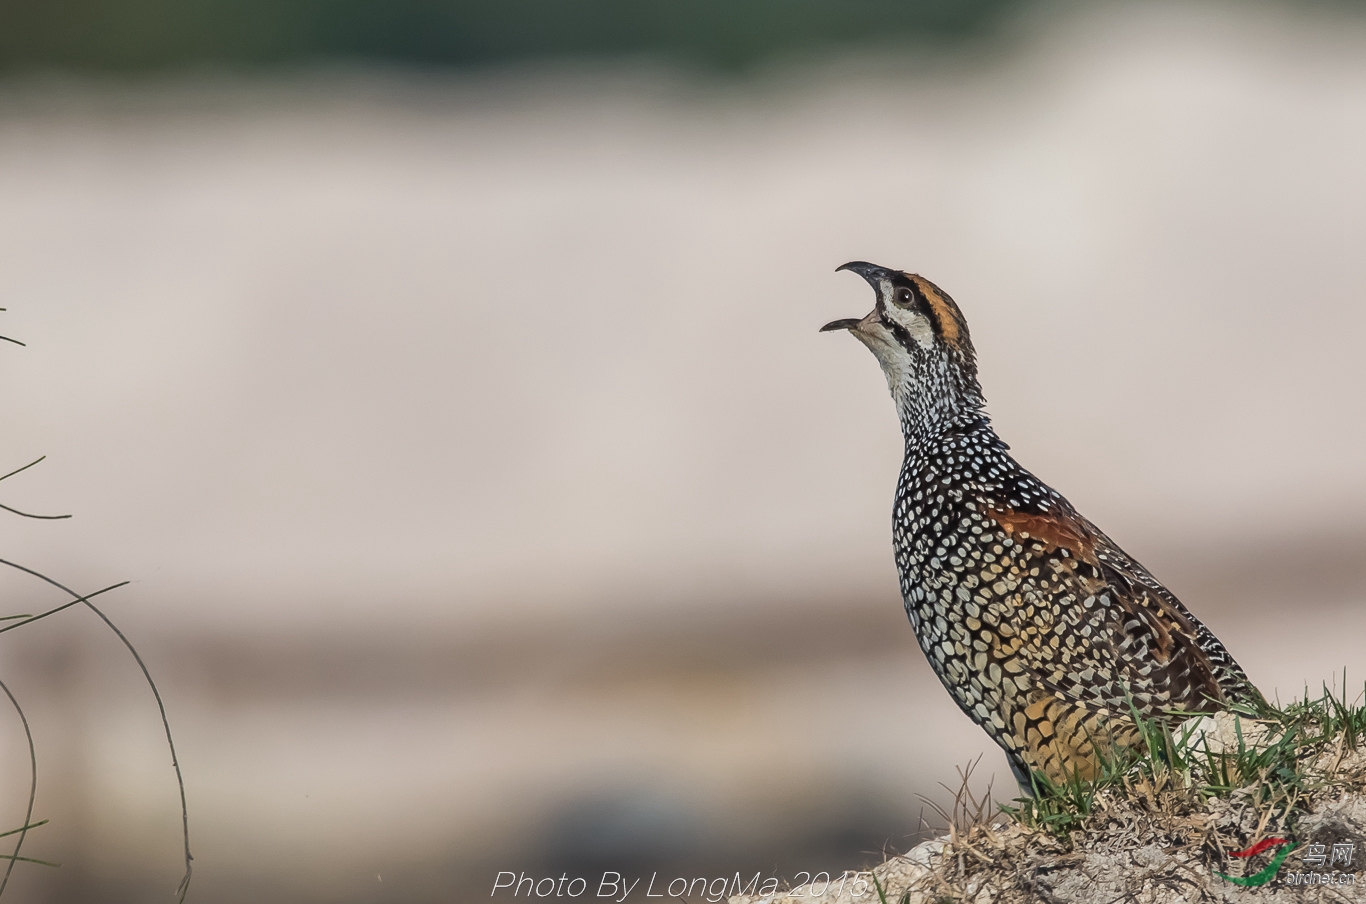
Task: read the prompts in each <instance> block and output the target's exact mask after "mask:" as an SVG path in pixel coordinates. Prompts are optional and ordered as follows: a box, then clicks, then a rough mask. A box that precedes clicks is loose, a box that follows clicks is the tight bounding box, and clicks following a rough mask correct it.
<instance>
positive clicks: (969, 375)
mask: <svg viewBox="0 0 1366 904" xmlns="http://www.w3.org/2000/svg"><path fill="white" fill-rule="evenodd" d="M838 269H840V270H852V271H854V272H855V273H857V274H858V275H859V276H862V277H863V278H864V279H866V280H867V281H868V284H869V285H871V286H872V287H873V292H874V294H875V295H876V296H877V299H876V303H875V304H874V305H873V310H872V311H871V312H870V313H869V314H868V316H866V317H864V318H863V319H861V320H856V319H849V320H836V321H833V322H831V323H827V324H826V325H825V326H823V327H821V331H822V332H824V331H826V330H848V331H849V332H850V333H853V334H854V336H855V337H856V338H857V339H858V340H859V341H860V342H862V343H863V344H864V345H866V346H868V348H869V350H870V351H872V353H873V354H874V355H875V356H877V360H878V363H879V364H881V365H882V372H883V373H884V374H886V375H887V385H888V387H889V388H890V389H891V390H892V398H893V400H895V402H896V407H897V412H898V413H899V414H900V416H901V423H902V428H903V429H904V430H905V431H906V433H907V437H908V438H910V437H911V436H912V434H915V435H930V434H934V433H937V432H942V431H944V430H948V429H951V428H952V427H953V426H954V425H956V424H961V423H964V422H965V421H967V420H969V419H972V418H977V417H981V411H982V407H983V405H984V404H985V402H984V400H983V398H982V388H981V386H980V385H979V384H978V382H977V358H976V354H975V353H974V352H973V349H972V340H971V339H970V338H969V336H968V325H967V321H965V320H964V319H963V312H962V311H960V310H958V305H956V304H954V301H953V299H952V298H950V297H949V296H948V294H947V293H946V292H944V291H943V290H942V289H940V288H939V287H938V286H936V285H935V284H934V283H932V282H930V281H929V280H928V279H925V278H924V277H923V276H917V275H916V274H914V273H903V272H902V271H900V270H888V269H887V268H886V267H879V266H877V265H875V264H869V263H866V262H864V261H851V262H850V263H847V264H845V265H844V266H842V267H840V268H838Z"/></svg>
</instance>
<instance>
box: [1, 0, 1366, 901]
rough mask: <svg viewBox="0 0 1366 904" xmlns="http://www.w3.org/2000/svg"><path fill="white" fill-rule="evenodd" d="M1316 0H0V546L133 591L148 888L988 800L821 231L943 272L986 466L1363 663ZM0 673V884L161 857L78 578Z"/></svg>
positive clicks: (364, 885) (1365, 93) (1357, 449)
mask: <svg viewBox="0 0 1366 904" xmlns="http://www.w3.org/2000/svg"><path fill="white" fill-rule="evenodd" d="M1361 13H1362V7H1361V6H1359V5H1355V4H1330V3H1324V4H1292V3H1280V4H1277V3H1266V4H1260V3H1233V2H1225V3H1205V4H1198V5H1197V4H1176V3H1166V4H1163V3H1138V2H1133V3H1106V4H1093V5H1083V4H1075V3H1070V4H1069V3H1029V2H1023V0H978V2H970V3H962V2H944V0H938V2H936V0H927V2H892V0H859V2H847V0H784V2H775V0H748V2H744V3H724V2H719V0H716V2H710V0H708V2H690V3H681V2H672V0H650V2H644V0H640V2H622V0H580V2H575V3H569V2H563V0H520V2H496V3H495V2H485V0H445V2H433V0H402V2H389V3H380V2H378V0H333V2H326V3H324V2H319V0H276V2H269V3H267V2H257V0H203V2H197V3H191V4H187V3H179V2H171V0H101V2H94V0H70V2H66V3H51V2H39V0H7V2H4V3H0V307H6V308H8V311H7V312H6V313H4V314H0V333H3V334H4V335H6V336H11V337H14V338H16V339H20V340H22V341H24V342H26V343H27V347H26V348H19V347H17V346H9V345H8V344H6V347H5V348H4V349H0V379H2V380H3V404H4V406H5V407H4V410H5V430H4V431H3V434H2V435H0V472H4V471H8V470H10V469H11V468H14V467H18V466H19V465H22V464H24V463H26V462H28V461H30V460H32V459H34V458H36V457H38V456H39V455H43V454H46V455H48V459H47V461H45V462H44V463H43V464H41V465H40V466H39V467H37V468H35V469H33V470H31V471H27V472H24V473H23V474H21V475H18V476H16V477H13V478H11V479H9V480H7V481H5V483H4V484H3V486H0V491H2V492H0V502H3V503H5V504H6V505H10V506H14V507H17V508H20V509H23V510H26V511H33V512H39V513H51V514H56V513H64V512H71V513H74V515H75V517H74V518H72V519H71V520H69V521H59V522H35V521H27V520H21V519H19V518H16V517H12V516H5V517H4V518H3V519H0V531H3V534H0V537H2V538H3V549H0V556H2V557H3V558H5V559H7V560H11V561H15V562H20V563H23V564H24V565H27V566H29V567H32V568H36V569H39V570H42V571H44V572H45V573H47V574H50V575H51V576H53V577H54V578H56V579H58V580H61V581H63V582H65V583H67V584H68V585H69V586H71V587H74V588H76V589H78V590H80V591H82V592H89V591H92V590H95V589H98V588H99V587H103V586H105V585H107V584H110V583H113V582H115V581H119V580H123V579H130V580H132V582H133V583H132V584H131V586H129V587H126V588H124V589H121V590H118V591H116V592H114V593H112V594H109V595H107V596H106V597H103V598H102V599H103V605H104V608H105V609H106V611H108V612H109V613H110V615H111V616H112V617H113V618H114V619H115V620H116V621H117V622H118V623H119V624H120V626H121V627H122V628H123V629H124V630H125V631H126V632H127V634H128V635H129V636H130V637H131V638H132V639H133V641H134V642H135V643H136V644H137V645H138V647H139V649H140V651H141V653H142V655H143V657H144V659H145V660H146V661H147V663H148V666H149V667H150V668H151V670H152V672H153V674H154V675H155V676H156V678H157V679H158V681H159V682H160V686H161V690H162V693H163V695H164V697H165V701H166V706H167V709H168V711H169V715H170V717H171V720H172V725H173V728H174V730H175V733H176V739H177V743H178V745H179V749H180V756H181V762H182V764H183V767H184V770H185V778H186V784H187V791H188V797H189V804H190V818H191V823H190V828H191V833H192V843H193V848H194V851H195V854H196V872H195V882H194V885H193V887H192V890H191V898H190V900H191V901H196V902H204V904H210V902H213V904H219V902H221V904H228V902H244V901H281V902H286V901H287V902H323V901H328V902H344V904H350V902H387V901H394V902H398V901H402V902H427V901H431V902H438V901H440V902H445V901H460V900H473V899H475V898H486V897H487V896H488V895H489V894H490V892H491V890H492V886H493V883H494V880H495V876H496V874H497V873H498V872H499V871H515V872H518V873H525V874H526V875H529V876H534V877H537V878H540V877H544V876H552V875H553V876H555V877H558V876H560V875H561V874H562V873H567V874H568V875H570V876H574V875H583V876H588V877H590V878H591V877H595V876H597V875H600V874H601V872H602V871H603V870H616V871H621V872H624V873H627V874H629V875H647V876H648V874H649V873H650V872H653V871H658V872H659V874H660V875H661V876H664V877H673V876H680V875H686V876H721V875H725V876H729V875H731V874H732V873H734V872H741V873H743V874H744V875H745V876H746V877H748V876H750V875H752V874H753V873H754V872H756V871H762V872H764V874H765V875H769V874H772V875H780V876H786V877H789V878H791V877H793V876H796V875H797V874H799V873H800V872H802V871H806V872H815V871H818V870H832V871H836V870H839V869H843V868H845V867H854V866H858V865H861V864H865V863H867V862H869V861H870V860H873V859H874V858H876V857H877V856H878V853H877V852H879V851H881V850H884V849H901V848H905V847H907V846H909V845H910V844H911V843H913V842H914V841H915V840H916V838H917V837H918V836H917V835H916V833H917V831H919V830H921V829H922V828H923V826H924V824H923V823H922V821H921V819H922V813H923V817H924V820H925V822H927V823H929V824H930V825H932V826H933V825H937V824H939V820H938V819H937V818H936V817H935V816H934V814H933V810H932V808H931V807H929V806H927V805H926V804H925V803H924V802H923V800H922V796H923V797H924V798H928V799H929V800H930V801H933V802H937V803H939V804H940V805H947V803H948V802H949V800H950V799H951V795H950V794H949V792H948V791H946V790H945V789H944V788H943V787H941V783H944V784H948V785H950V786H956V785H957V769H958V768H959V767H962V766H965V765H966V764H968V763H969V762H971V761H972V760H974V759H975V758H976V757H978V756H979V755H981V756H982V760H981V764H980V766H979V767H978V770H977V773H976V776H975V779H974V784H975V787H977V788H978V789H979V791H980V790H981V789H984V788H985V787H986V786H987V783H988V781H990V780H992V778H993V776H994V781H995V786H994V787H995V792H996V796H997V797H998V799H1009V798H1010V797H1011V796H1013V784H1012V782H1011V780H1010V778H1009V773H1008V771H1007V770H1006V769H1005V765H1004V760H1003V758H1002V756H1001V755H1000V753H999V752H998V751H997V750H996V748H995V747H994V746H992V745H991V744H990V742H989V741H988V739H987V738H986V736H985V735H984V734H983V733H981V732H980V731H979V730H978V729H976V728H975V727H974V726H972V725H971V723H969V722H968V720H967V719H966V718H964V717H963V716H961V715H960V714H959V712H958V711H957V710H956V708H955V707H954V705H953V704H952V703H951V702H950V700H949V698H948V696H947V695H946V694H945V693H944V692H943V690H942V688H941V687H940V686H939V685H938V683H937V681H936V680H935V679H934V677H933V675H932V674H931V672H930V670H929V668H928V666H927V665H926V663H925V662H924V658H923V656H922V655H921V653H920V651H919V649H918V648H917V647H916V645H915V642H914V638H913V635H912V632H911V629H910V627H909V626H908V625H907V623H906V618H905V615H904V613H903V611H902V607H901V602H900V599H899V596H898V592H897V587H896V577H895V572H894V567H893V563H892V560H891V554H890V526H889V509H890V501H891V494H892V489H893V486H894V483H895V479H896V472H897V468H898V465H899V459H900V448H901V447H900V439H899V435H898V433H897V426H896V422H895V417H894V414H893V411H892V406H891V402H890V400H889V399H888V398H887V393H886V388H885V384H884V382H883V379H882V376H881V374H880V372H879V371H878V368H877V366H876V364H875V362H874V361H873V359H872V357H871V356H870V355H869V354H868V353H867V352H866V351H865V350H864V349H863V348H862V347H861V346H859V345H858V343H856V342H854V341H853V340H852V339H850V338H849V337H847V336H842V335H828V334H827V335H820V334H818V333H817V332H816V330H817V328H818V327H819V326H820V325H821V324H823V323H825V322H826V321H828V320H831V319H835V318H839V317H850V316H860V315H862V314H864V313H866V311H867V310H868V308H869V307H870V304H871V300H872V299H871V294H870V293H869V291H868V289H867V287H866V285H864V284H863V282H862V281H861V280H859V279H858V278H857V277H854V276H852V275H850V274H848V273H841V274H836V273H835V272H834V268H835V267H836V266H837V265H839V264H841V263H843V262H845V261H846V260H850V259H867V260H872V261H875V262H878V263H881V264H885V265H889V266H895V267H899V268H906V269H911V270H915V271H918V272H921V273H923V274H925V275H926V276H928V277H929V278H931V279H933V280H935V281H936V282H937V283H939V284H940V285H942V286H943V287H944V288H945V289H946V290H947V291H949V292H950V293H952V294H953V295H954V296H955V298H956V299H957V300H958V302H959V303H960V305H961V306H962V308H963V310H964V311H965V312H966V315H967V317H968V319H969V322H970V323H971V325H972V328H973V337H974V340H975V342H976V345H977V347H978V351H979V356H980V359H981V369H982V379H983V384H984V386H985V388H986V392H987V396H988V399H989V401H990V411H991V413H992V414H993V415H994V417H995V421H996V425H997V428H998V430H999V431H1000V433H1001V435H1002V436H1003V437H1004V438H1005V439H1006V440H1007V441H1008V442H1010V443H1011V444H1012V446H1013V448H1014V451H1015V453H1016V454H1017V456H1018V457H1019V459H1020V460H1021V461H1022V462H1023V463H1025V465H1026V466H1028V467H1030V468H1031V469H1032V470H1034V471H1035V472H1036V473H1037V474H1038V475H1039V476H1041V477H1042V478H1043V479H1044V480H1046V481H1048V482H1050V483H1052V484H1053V485H1054V486H1056V487H1057V488H1058V489H1060V490H1061V491H1062V492H1064V493H1065V494H1067V495H1068V496H1069V497H1070V498H1071V499H1072V501H1073V502H1074V503H1075V504H1076V505H1077V507H1078V508H1079V509H1080V510H1081V511H1083V512H1085V513H1086V514H1087V515H1088V516H1090V517H1091V518H1092V519H1093V520H1095V521H1096V522H1097V523H1099V524H1100V525H1101V526H1102V527H1103V528H1104V529H1105V530H1106V531H1107V532H1108V533H1109V534H1110V535H1111V536H1113V537H1114V538H1115V539H1116V540H1117V541H1118V542H1119V543H1121V544H1122V545H1124V546H1125V547H1126V548H1127V549H1128V550H1129V551H1130V552H1131V553H1133V554H1134V555H1135V556H1137V557H1138V558H1139V559H1141V560H1142V561H1143V562H1145V563H1146V564H1147V565H1148V566H1149V567H1150V568H1151V569H1152V570H1153V571H1154V572H1155V573H1156V574H1157V575H1158V576H1159V577H1161V578H1162V579H1163V580H1164V581H1165V582H1166V583H1167V584H1168V585H1169V586H1170V587H1172V588H1173V589H1174V590H1175V591H1176V592H1177V593H1178V595H1180V596H1181V597H1182V598H1183V599H1184V600H1185V601H1186V603H1187V604H1188V605H1189V606H1190V607H1191V608H1192V609H1193V610H1195V612H1196V613H1197V614H1198V615H1200V616H1201V618H1203V619H1204V620H1205V621H1206V622H1207V623H1208V624H1209V625H1210V626H1211V627H1212V628H1213V629H1214V631H1215V632H1216V633H1217V634H1218V635H1219V636H1220V637H1221V638H1223V639H1224V641H1225V642H1226V643H1227V645H1228V646H1229V647H1230V648H1231V650H1232V651H1233V653H1234V654H1235V655H1236V656H1237V657H1238V659H1239V660H1241V662H1242V663H1243V665H1244V666H1245V667H1246V668H1247V670H1248V672H1249V673H1250V674H1251V676H1252V677H1253V679H1254V680H1255V681H1256V682H1257V683H1258V684H1259V685H1260V686H1261V688H1262V689H1263V690H1264V691H1266V692H1267V693H1268V694H1278V695H1279V696H1280V697H1281V699H1282V700H1283V701H1285V700H1288V699H1290V698H1291V697H1293V696H1296V695H1298V694H1300V693H1302V692H1303V689H1304V687H1305V685H1306V684H1308V685H1309V686H1311V687H1313V688H1315V689H1317V688H1318V687H1319V686H1320V684H1321V683H1323V682H1330V683H1331V682H1334V681H1336V682H1337V683H1338V684H1339V685H1341V682H1342V673H1343V670H1344V669H1346V674H1347V681H1348V683H1349V685H1352V686H1355V687H1356V688H1360V687H1361V682H1362V680H1363V679H1366V653H1364V652H1363V647H1362V638H1363V637H1366V608H1363V605H1362V602H1363V600H1366V524H1363V521H1362V511H1363V509H1364V508H1366V462H1364V461H1363V454H1362V448H1363V443H1364V442H1366V413H1364V412H1366V406H1363V405H1362V402H1361V393H1362V390H1363V387H1366V356H1363V355H1362V353H1361V343H1362V337H1363V335H1366V306H1363V304H1362V292H1363V290H1362V286H1363V284H1366V263H1363V262H1364V261H1366V255H1363V253H1362V248H1363V244H1366V171H1364V168H1363V160H1366V18H1363V16H1362V14H1361ZM0 579H2V580H3V593H4V600H5V612H7V613H9V612H35V611H39V610H40V609H41V608H45V607H47V606H50V605H55V604H57V603H59V602H61V601H62V599H61V596H60V594H59V593H57V592H56V591H53V590H51V589H50V588H44V587H43V586H42V585H40V584H39V583H38V582H37V581H35V580H33V579H32V578H28V577H25V576H23V575H21V574H19V573H17V572H9V573H6V574H4V575H3V576H0ZM0 673H3V674H2V675H0V677H3V680H4V681H5V682H7V683H8V684H9V686H10V687H11V689H12V690H13V691H14V693H15V695H16V697H17V698H18V699H19V700H20V702H21V703H22V704H23V705H24V708H25V712H26V714H27V716H28V719H29V722H30V724H31V725H32V728H33V731H34V735H35V738H36V743H37V756H38V767H39V776H38V778H39V787H38V798H37V808H36V812H35V816H36V818H40V819H41V818H47V819H50V820H51V823H50V824H48V825H46V826H43V827H42V828H40V829H37V830H35V831H34V832H33V833H32V834H30V836H29V839H28V841H26V842H25V847H24V853H25V854H27V855H31V856H34V857H39V858H42V859H47V860H55V861H60V862H61V863H62V866H61V867H60V868H59V869H49V868H46V867H40V866H35V865H32V864H20V865H19V868H18V869H17V870H16V872H15V876H14V878H13V879H12V881H11V888H10V889H9V891H8V893H9V894H10V895H12V896H13V899H14V900H16V901H39V902H67V901H73V902H74V901H96V900H98V901H115V902H123V901H127V902H134V901H136V902H146V901H157V900H168V901H169V900H172V895H173V889H174V888H175V885H176V882H177V881H178V879H179V877H180V867H179V863H178V856H179V839H178V832H179V812H178V799H177V795H176V790H175V785H174V780H173V775H172V773H171V770H170V762H169V757H168V755H167V754H166V752H165V747H164V739H163V738H162V736H161V733H160V732H161V729H160V725H159V722H158V720H157V714H156V709H155V705H154V703H153V701H152V699H151V696H150V694H149V692H148V690H147V688H146V685H145V684H144V683H143V682H142V678H141V676H140V675H139V674H138V672H137V670H136V667H135V665H134V663H133V662H132V661H131V659H130V658H129V657H128V655H127V653H126V651H125V650H123V648H122V647H121V645H120V644H119V643H118V641H117V639H116V638H115V637H114V636H113V635H112V634H110V633H109V632H108V631H107V629H105V628H104V626H103V625H101V624H100V623H99V622H98V621H97V619H95V618H94V617H93V616H91V615H90V613H88V612H82V611H80V610H78V609H73V610H69V611H67V612H64V613H62V614H61V615H59V616H55V617H53V618H51V619H48V620H46V621H44V622H40V623H37V624H33V625H30V626H28V627H26V628H24V629H23V630H20V631H14V632H10V633H8V634H6V635H5V636H4V637H2V638H0ZM6 719H7V721H6V722H5V723H4V727H3V735H0V756H3V760H0V768H3V770H4V772H3V774H4V775H5V776H7V778H6V779H5V782H4V788H3V791H0V806H3V810H0V813H3V814H7V815H4V816H3V817H2V818H0V822H4V823H5V825H3V826H0V828H10V827H11V826H17V825H19V823H20V820H21V819H22V815H23V807H24V802H25V798H26V794H27V749H26V747H25V745H24V739H23V733H22V729H21V726H20V725H19V724H18V720H17V718H12V717H6ZM592 892H593V889H590V890H589V896H591V894H592ZM502 894H504V895H506V892H503V893H502ZM524 897H525V895H524Z"/></svg>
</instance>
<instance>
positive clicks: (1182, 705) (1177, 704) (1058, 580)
mask: <svg viewBox="0 0 1366 904" xmlns="http://www.w3.org/2000/svg"><path fill="white" fill-rule="evenodd" d="M987 514H989V515H990V517H991V518H992V519H993V520H995V521H996V522H997V523H998V524H999V525H1000V526H1001V528H1002V529H1003V530H1004V532H1005V533H1006V534H1007V535H1008V536H1009V537H1010V538H1011V540H1012V541H1013V542H1014V543H1015V545H1016V549H1015V550H1012V552H1013V553H1014V555H1012V556H1011V558H1012V559H1013V560H1014V561H1015V563H1016V567H1017V568H1020V569H1021V570H1022V571H1023V572H1024V573H1025V574H1027V575H1028V576H1029V579H1028V580H1026V581H1023V582H1022V583H1021V590H1020V592H1019V593H1018V599H1017V605H1018V606H1021V607H1022V608H1023V614H1024V615H1025V616H1026V618H1025V619H1024V621H1025V623H1026V624H1025V630H1026V632H1027V634H1028V637H1027V638H1026V640H1027V642H1026V643H1025V644H1024V645H1023V646H1022V648H1021V649H1020V655H1021V656H1022V657H1023V658H1024V659H1025V661H1026V662H1028V663H1030V665H1031V671H1032V672H1033V674H1032V676H1031V677H1032V678H1034V680H1035V681H1036V682H1037V685H1038V687H1039V688H1040V689H1046V690H1048V691H1051V692H1052V694H1054V695H1056V696H1057V697H1059V698H1062V699H1063V700H1064V701H1072V702H1075V703H1076V704H1079V705H1080V706H1081V707H1082V708H1084V709H1085V710H1087V711H1091V712H1098V713H1106V714H1124V713H1127V712H1128V711H1129V709H1130V706H1131V705H1132V706H1133V707H1135V708H1137V710H1138V711H1139V712H1140V713H1143V714H1144V715H1146V716H1150V717H1157V716H1161V715H1162V714H1163V713H1164V712H1165V711H1167V710H1172V709H1179V710H1184V711H1187V712H1210V711H1213V710H1215V709H1218V708H1220V706H1221V704H1223V703H1224V702H1225V701H1226V699H1227V697H1228V696H1229V694H1228V692H1229V691H1236V688H1237V684H1238V680H1237V679H1240V680H1241V681H1242V682H1243V683H1245V682H1246V678H1245V677H1243V676H1242V673H1241V670H1238V669H1237V666H1236V664H1233V661H1232V659H1231V658H1230V657H1228V655H1227V653H1226V652H1224V651H1223V647H1222V646H1220V645H1219V643H1218V641H1217V640H1215V639H1214V637H1213V635H1212V634H1210V632H1209V631H1208V630H1207V629H1206V628H1205V627H1204V626H1203V625H1202V624H1200V623H1199V622H1198V621H1197V620H1196V619H1195V617H1194V616H1192V615H1191V614H1190V613H1189V612H1188V611H1187V610H1186V608H1185V607H1184V606H1182V605H1181V603H1180V602H1179V601H1178V600H1177V599H1176V598H1175V597H1174V596H1173V595H1172V594H1171V593H1170V592H1168V591H1167V590H1166V589H1165V588H1164V587H1162V585H1161V584H1159V583H1158V582H1157V581H1156V580H1155V579H1154V578H1153V577H1152V576H1151V575H1150V574H1148V572H1147V571H1146V570H1144V569H1143V567H1142V566H1141V565H1139V564H1138V563H1137V562H1135V561H1134V560H1133V559H1132V558H1130V557H1129V556H1128V555H1127V554H1125V553H1124V551H1123V550H1121V549H1120V548H1119V547H1118V546H1116V545H1115V544H1114V543H1113V541H1111V540H1110V539H1109V538H1108V537H1106V536H1105V535H1104V534H1103V533H1101V532H1100V531H1099V530H1098V529H1096V528H1095V526H1094V525H1092V524H1091V523H1090V522H1088V521H1087V520H1086V519H1085V518H1082V517H1081V516H1080V515H1079V514H1077V513H1076V511H1075V510H1073V509H1071V507H1070V506H1067V505H1066V504H1065V503H1062V504H1061V505H1056V506H1055V507H1054V508H1053V510H1051V511H1048V512H1044V513H1031V512H1023V511H1018V510H1009V509H1003V508H992V509H989V510H988V512H987ZM1220 654H1222V655H1220ZM1230 666H1231V667H1232V670H1233V672H1235V673H1236V674H1235V675H1229V676H1228V677H1229V678H1230V679H1235V680H1227V681H1223V682H1221V680H1220V679H1221V677H1223V676H1224V675H1225V674H1226V673H1228V672H1229V667H1230ZM1248 686H1249V687H1250V685H1248Z"/></svg>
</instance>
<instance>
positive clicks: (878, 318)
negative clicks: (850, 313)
mask: <svg viewBox="0 0 1366 904" xmlns="http://www.w3.org/2000/svg"><path fill="white" fill-rule="evenodd" d="M881 322H882V315H881V314H879V313H878V309H877V308H873V309H872V310H871V311H869V312H868V316H867V317H864V318H863V319H862V320H859V319H858V318H857V317H846V318H845V319H844V320H832V321H830V322H829V323H827V324H826V325H825V326H823V327H821V328H820V332H822V333H828V332H830V331H831V330H863V329H867V328H868V327H870V326H872V325H873V324H875V323H881Z"/></svg>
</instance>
